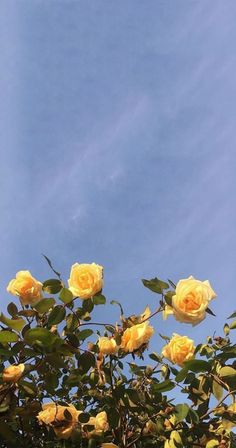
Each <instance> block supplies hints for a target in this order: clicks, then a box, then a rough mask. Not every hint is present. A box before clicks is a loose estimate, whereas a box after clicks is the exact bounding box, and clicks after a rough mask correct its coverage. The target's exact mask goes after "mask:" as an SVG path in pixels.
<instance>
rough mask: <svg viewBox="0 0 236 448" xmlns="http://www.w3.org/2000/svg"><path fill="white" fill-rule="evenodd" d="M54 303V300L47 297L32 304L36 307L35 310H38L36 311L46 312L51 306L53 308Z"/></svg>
mask: <svg viewBox="0 0 236 448" xmlns="http://www.w3.org/2000/svg"><path fill="white" fill-rule="evenodd" d="M55 303H56V301H55V299H53V298H52V297H51V298H49V299H42V300H40V302H38V303H37V304H36V305H34V308H35V309H36V311H38V313H40V314H44V313H47V312H48V311H49V310H50V309H51V308H53V306H54V304H55Z"/></svg>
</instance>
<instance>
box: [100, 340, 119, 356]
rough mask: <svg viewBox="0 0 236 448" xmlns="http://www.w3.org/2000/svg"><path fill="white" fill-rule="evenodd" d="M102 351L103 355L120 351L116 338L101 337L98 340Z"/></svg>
mask: <svg viewBox="0 0 236 448" xmlns="http://www.w3.org/2000/svg"><path fill="white" fill-rule="evenodd" d="M98 347H99V350H100V353H102V354H103V355H111V354H113V353H116V352H117V351H118V348H119V347H118V346H117V344H116V341H115V339H114V338H107V337H105V336H104V337H101V338H99V340H98Z"/></svg>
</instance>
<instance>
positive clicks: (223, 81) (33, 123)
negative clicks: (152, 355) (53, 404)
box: [0, 0, 236, 349]
mask: <svg viewBox="0 0 236 448" xmlns="http://www.w3.org/2000/svg"><path fill="white" fill-rule="evenodd" d="M235 21H236V3H235V1H234V0H232V1H230V0H228V1H227V2H224V1H222V0H214V1H212V0H199V1H196V0H195V1H191V0H178V1H174V0H165V1H162V0H157V1H156V0H155V1H154V0H153V1H152V0H148V1H146V2H143V1H139V0H135V1H133V0H128V1H127V0H120V1H119V2H117V1H115V0H109V1H108V0H91V1H87V2H86V1H81V0H31V1H30V0H20V1H19V0H3V1H1V4H0V42H1V53H0V64H1V73H0V91H1V102H0V143H1V150H0V151H1V167H0V171H1V176H0V179H1V180H0V182H1V189H0V203H1V223H0V233H1V297H2V307H3V308H5V306H6V304H7V303H8V301H9V299H10V296H8V294H7V293H6V292H5V287H6V284H7V283H8V281H9V280H10V279H11V278H12V277H13V276H14V274H15V273H16V272H17V271H18V270H20V269H29V270H30V271H31V272H32V274H33V275H34V276H35V277H37V278H39V279H46V278H49V277H51V273H50V271H49V269H48V266H47V265H46V263H45V262H44V260H43V259H42V257H41V253H46V254H47V255H48V257H49V258H51V259H52V260H53V262H54V265H55V266H56V268H57V269H58V270H60V271H61V272H62V273H63V276H64V278H65V279H67V278H68V275H69V270H70V266H71V265H72V264H73V263H74V262H77V261H78V262H93V261H95V262H97V263H99V264H102V265H103V266H104V269H105V289H104V293H105V294H106V295H107V297H109V298H110V299H113V298H116V299H120V300H121V302H122V303H124V304H125V310H126V312H127V313H134V312H139V311H142V309H143V308H144V306H145V305H146V304H147V303H149V304H150V306H151V308H152V309H153V308H154V307H155V306H156V297H155V295H154V294H152V293H151V292H150V293H149V292H148V291H146V290H145V289H144V288H143V287H142V285H141V283H140V278H151V277H153V276H155V275H157V276H159V277H161V278H163V279H165V278H167V277H169V278H172V279H173V280H174V281H178V279H180V278H185V277H188V276H189V275H190V274H192V275H194V276H195V277H196V278H199V279H201V280H205V279H209V280H210V282H211V283H212V286H213V288H214V289H215V291H216V292H217V294H218V298H217V300H215V301H214V304H213V306H212V308H214V310H215V312H216V313H217V318H215V319H214V318H212V317H208V318H207V319H208V320H207V323H205V324H201V325H200V326H198V327H196V328H194V329H193V328H192V327H189V326H188V325H180V324H177V323H174V322H173V321H172V319H171V320H169V321H168V322H167V323H163V322H161V320H160V319H159V320H158V323H157V322H156V323H154V326H155V327H156V328H157V327H158V328H159V330H160V331H161V332H162V333H165V334H171V333H172V331H173V330H174V331H179V332H181V333H182V334H190V335H191V336H194V337H195V338H196V339H197V338H198V337H199V336H200V335H201V336H202V335H207V334H208V333H210V332H212V331H213V329H215V328H216V329H217V330H218V331H219V330H220V328H221V326H222V324H223V323H224V321H225V317H226V316H227V315H229V314H230V312H231V311H233V310H235V309H236V299H235V292H234V291H235V274H236V268H235V253H236V237H235V224H236V209H235V191H236V176H235V167H236V160H235V159H236V157H235V141H236V137H235V132H236V131H235V129H236V127H235V121H236V82H235V72H236V53H235V42H236V27H235ZM107 313H108V315H109V313H110V316H111V319H115V316H116V313H115V311H114V309H113V307H112V306H111V307H110V309H108V311H107ZM101 316H102V312H101ZM159 344H160V342H159V339H158V337H157V336H156V338H155V339H154V341H153V348H154V349H155V346H159Z"/></svg>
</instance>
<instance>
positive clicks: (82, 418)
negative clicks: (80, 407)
mask: <svg viewBox="0 0 236 448" xmlns="http://www.w3.org/2000/svg"><path fill="white" fill-rule="evenodd" d="M89 419H90V415H89V414H87V413H86V412H81V414H80V415H79V417H78V420H79V422H80V423H88V421H89Z"/></svg>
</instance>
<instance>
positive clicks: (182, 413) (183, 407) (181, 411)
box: [175, 403, 189, 423]
mask: <svg viewBox="0 0 236 448" xmlns="http://www.w3.org/2000/svg"><path fill="white" fill-rule="evenodd" d="M188 412H189V406H188V405H187V404H186V403H183V404H177V405H176V406H175V413H176V423H179V422H182V421H183V420H184V419H185V418H186V417H187V415H188Z"/></svg>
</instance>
